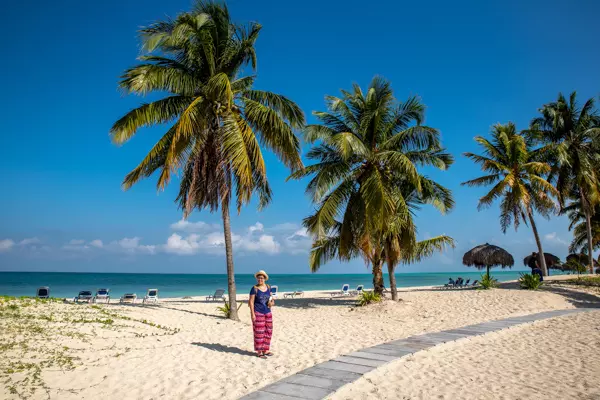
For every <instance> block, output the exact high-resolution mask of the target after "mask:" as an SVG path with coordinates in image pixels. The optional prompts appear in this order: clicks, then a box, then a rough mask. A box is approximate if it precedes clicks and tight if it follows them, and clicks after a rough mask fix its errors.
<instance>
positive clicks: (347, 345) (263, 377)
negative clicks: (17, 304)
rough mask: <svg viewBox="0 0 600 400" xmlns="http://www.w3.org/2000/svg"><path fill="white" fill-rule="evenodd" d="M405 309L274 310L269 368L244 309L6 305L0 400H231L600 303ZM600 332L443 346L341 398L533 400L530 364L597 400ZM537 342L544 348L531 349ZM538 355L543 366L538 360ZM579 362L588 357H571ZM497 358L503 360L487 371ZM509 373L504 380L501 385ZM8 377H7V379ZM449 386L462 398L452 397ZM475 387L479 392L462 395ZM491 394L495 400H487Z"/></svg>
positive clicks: (585, 323) (287, 306)
mask: <svg viewBox="0 0 600 400" xmlns="http://www.w3.org/2000/svg"><path fill="white" fill-rule="evenodd" d="M551 291H552V292H551ZM400 297H401V299H402V300H401V301H400V302H398V303H392V302H391V301H385V302H383V303H381V304H377V305H373V306H368V307H363V308H358V307H355V301H354V299H348V298H345V299H335V300H330V299H329V294H328V293H327V292H309V293H306V295H305V297H304V298H297V299H280V300H278V302H277V306H276V307H275V308H274V310H273V313H274V324H275V328H274V329H275V331H274V338H273V346H272V350H273V352H274V353H275V356H273V357H271V358H269V359H268V360H262V359H259V358H257V357H254V356H253V353H252V332H251V326H250V315H249V309H248V307H247V305H245V304H244V305H242V306H241V309H240V313H241V315H240V317H241V319H242V322H233V321H229V320H227V319H224V318H223V317H222V316H221V315H220V314H219V312H217V311H216V306H217V305H218V303H210V302H206V301H205V300H204V299H203V298H200V297H198V298H192V299H161V301H160V302H159V304H158V305H157V306H145V307H144V306H141V305H135V306H127V305H118V304H114V303H113V304H110V305H106V306H104V305H100V306H97V307H93V306H90V305H72V304H63V303H50V304H41V305H39V304H34V305H31V306H29V307H21V309H19V310H8V309H7V307H8V306H7V304H4V305H3V308H2V319H0V322H1V323H2V327H1V328H2V331H1V332H0V340H1V343H2V345H3V346H4V349H3V353H2V355H3V357H4V356H5V355H6V357H4V359H3V361H2V366H1V367H2V372H1V373H2V376H1V378H2V381H3V382H4V384H3V385H2V386H1V387H0V398H3V399H4V398H6V399H17V398H19V396H21V397H27V398H32V399H38V398H39V399H46V398H60V399H97V398H99V393H101V394H102V397H108V398H127V399H158V398H165V399H196V398H204V399H222V398H225V399H236V398H238V397H240V396H242V395H245V394H247V393H250V392H252V391H254V390H257V389H259V388H261V387H262V386H265V385H267V384H269V383H271V382H274V381H277V380H279V379H281V378H283V377H285V376H288V375H291V374H293V373H295V372H298V371H300V370H302V369H304V368H307V367H310V366H312V365H314V364H317V363H320V362H323V361H326V360H328V359H331V358H335V357H336V356H339V355H341V354H345V353H349V352H353V351H356V350H358V349H360V348H363V347H365V346H371V345H375V344H378V343H382V342H386V341H389V340H393V339H399V338H404V337H407V336H411V335H415V334H420V333H424V332H433V331H439V330H444V329H451V328H456V327H460V326H464V325H468V324H473V323H478V322H483V321H488V320H494V319H500V318H507V317H510V316H518V315H525V314H531V313H536V312H540V311H545V310H554V309H568V308H573V307H579V306H589V305H598V303H599V302H600V298H598V297H596V296H595V295H594V294H590V293H585V292H583V291H580V292H575V291H573V290H570V289H569V290H563V289H560V288H556V289H555V288H548V289H545V290H541V291H537V292H533V291H526V290H519V289H516V288H515V285H514V284H513V285H508V286H505V287H504V288H499V289H495V290H489V291H478V290H451V291H442V290H432V289H428V288H412V289H405V290H402V292H401V296H400ZM241 298H242V296H240V299H241ZM15 312H17V313H21V316H23V315H29V317H28V318H26V320H27V321H29V322H28V323H31V324H33V323H34V322H35V321H41V322H40V324H41V325H36V326H33V325H31V326H33V328H30V329H35V330H36V331H37V333H35V334H34V335H33V336H31V335H29V336H28V331H27V329H25V328H24V326H21V327H18V326H16V325H18V324H17V323H16V322H15V321H16V319H15V318H12V317H9V316H10V315H11V314H10V313H15ZM42 318H44V319H42ZM109 319H110V320H111V322H109V321H107V320H109ZM61 321H63V322H61ZM67 321H70V322H67ZM596 321H598V315H597V314H596V313H590V314H586V315H578V316H573V317H569V318H564V319H557V320H556V321H548V322H543V323H539V324H537V323H536V324H535V326H533V327H524V328H518V329H522V332H523V333H522V334H515V333H514V332H513V331H512V330H511V331H510V332H507V333H504V332H503V333H501V334H493V335H486V336H485V337H483V338H480V339H473V340H472V341H470V342H469V343H465V344H463V343H456V344H455V345H445V346H444V348H440V349H436V350H435V351H428V352H425V353H423V354H422V355H421V354H419V355H416V356H414V357H412V359H411V361H410V362H405V364H402V361H400V362H394V363H392V364H390V365H389V366H386V367H384V368H381V369H380V370H377V371H374V372H372V373H371V374H369V375H368V376H366V377H365V378H363V379H361V380H360V381H358V382H355V383H354V384H351V385H348V386H347V387H345V388H343V389H342V390H341V391H340V392H339V393H338V394H336V395H335V398H340V399H341V398H344V399H345V398H355V397H357V398H367V397H369V398H370V397H371V396H379V397H380V398H403V397H402V396H408V397H405V398H429V394H428V393H432V395H431V397H435V396H437V395H442V396H444V395H445V396H449V397H446V398H457V397H456V396H452V395H451V393H470V394H475V397H474V398H493V396H492V394H494V393H495V394H498V393H500V390H501V388H503V387H506V388H507V389H506V391H505V393H504V392H503V395H505V397H504V398H523V397H526V396H523V392H522V388H521V386H519V385H517V383H518V381H520V380H522V379H526V378H527V377H529V376H530V375H528V372H527V370H528V369H530V368H531V367H532V366H533V365H534V364H535V363H539V365H540V366H541V367H540V371H541V372H542V375H544V377H543V379H544V381H543V382H547V381H548V380H552V379H553V378H552V377H553V376H556V375H548V374H549V373H550V372H551V373H552V374H556V373H557V371H560V370H563V372H561V374H572V375H573V376H574V378H572V379H574V380H575V381H576V382H577V383H578V386H576V387H575V388H573V389H572V390H571V389H570V388H565V390H568V392H565V393H568V394H573V393H584V392H585V391H583V392H582V389H581V387H582V386H581V385H584V384H585V385H591V386H594V388H592V387H590V388H589V391H588V392H589V393H596V392H594V390H596V388H597V387H598V385H600V384H596V383H594V381H593V380H586V379H583V378H581V379H580V378H576V376H581V375H582V374H584V372H585V373H586V374H587V375H588V376H589V377H590V379H591V377H592V376H594V374H596V376H597V373H598V372H599V371H598V370H597V369H596V370H594V368H598V367H597V365H600V350H599V348H600V345H599V336H598V332H599V331H598V329H599V328H600V326H599V325H598V323H597V322H596ZM15 324H16V325H15ZM514 329H517V328H514ZM515 332H516V331H515ZM536 335H542V336H541V337H543V339H542V340H540V341H537V340H535V337H536ZM530 336H531V337H530ZM36 346H37V347H36ZM453 346H457V347H453ZM44 349H45V350H44ZM453 349H458V350H454V351H453ZM513 349H514V351H513ZM536 349H537V350H539V351H541V352H542V354H541V355H538V356H536V354H537V353H536ZM585 349H587V351H583V350H585ZM484 350H485V351H484ZM488 352H492V353H488ZM50 353H52V354H53V355H50ZM583 353H586V354H585V356H582V357H580V358H576V359H575V358H574V357H573V356H574V355H576V354H583ZM488 354H494V355H496V356H489V358H488ZM71 357H74V358H71ZM521 357H527V359H526V362H527V364H525V366H522V365H521V366H518V367H515V366H514V363H515V362H517V361H518V360H520V358H521ZM536 357H537V358H536ZM578 357H579V356H578ZM43 359H49V360H54V362H52V363H50V362H48V364H49V365H45V366H43V367H41V368H40V369H39V374H38V378H39V380H38V381H35V380H33V379H32V378H31V373H32V371H34V372H35V368H37V367H35V368H33V370H32V367H31V365H30V364H36V363H38V364H39V363H40V360H43ZM57 360H58V361H57ZM61 360H62V361H61ZM449 360H454V361H452V362H450V361H449ZM495 360H498V364H495ZM592 361H594V362H595V364H596V367H593V366H592V365H591V364H593V363H592ZM17 362H20V363H22V364H24V365H25V366H24V365H19V364H18V363H17ZM11 363H12V364H11ZM71 363H72V364H71ZM511 363H513V364H511ZM465 364H469V365H465ZM490 364H493V365H490ZM575 364H577V365H575ZM36 365H37V364H36ZM394 365H396V366H397V368H398V369H397V370H395V369H394ZM406 365H410V368H409V369H410V370H411V371H412V372H411V374H412V375H411V376H412V378H410V379H408V380H406V379H405V380H400V379H401V376H405V377H406V376H409V375H406V371H407V367H406ZM511 366H512V367H511ZM19 367H20V369H19ZM455 367H456V369H454V368H455ZM503 368H506V371H504V372H502V369H503ZM9 369H10V370H12V372H11V373H7V371H8V370H9ZM482 369H483V370H487V369H491V371H494V374H493V375H495V376H499V377H502V379H498V380H497V382H491V381H490V382H488V383H487V385H489V390H488V391H486V392H482V391H481V390H478V387H479V386H480V383H478V382H479V381H478V379H483V378H484V377H486V376H487V377H489V376H490V375H486V374H484V375H482V374H481V370H482ZM438 370H439V371H440V372H439V374H441V376H440V377H439V378H436V379H441V380H440V381H437V380H436V379H433V378H432V375H431V373H435V374H436V376H438V372H437V371H438ZM516 370H518V371H517V372H515V371H516ZM419 371H420V372H419ZM442 371H443V372H442ZM594 371H595V372H594ZM512 373H515V375H516V376H514V377H513V376H512V375H511V374H512ZM452 374H454V375H452ZM509 375H510V376H509ZM546 375H547V376H546ZM560 376H562V375H560ZM25 377H30V379H29V382H27V383H23V379H24V378H25ZM459 378H460V379H459ZM451 380H454V385H455V386H451V387H450V389H446V388H445V386H447V385H448V382H447V381H451ZM407 382H408V383H407ZM34 384H35V385H34ZM438 384H439V385H438ZM468 384H472V385H473V388H471V389H467V388H466V387H465V386H466V385H468ZM36 385H37V386H36ZM438 386H440V387H438ZM486 387H487V386H486ZM32 389H34V390H32ZM427 390H430V391H431V392H427ZM488 392H489V393H490V396H491V397H484V396H487V394H486V393H488ZM588 392H586V393H588ZM421 393H425V394H424V395H422V394H421ZM528 393H533V392H528ZM544 393H546V392H544ZM423 396H424V397H423ZM567 397H568V396H567ZM567 397H563V398H567ZM495 398H500V397H495Z"/></svg>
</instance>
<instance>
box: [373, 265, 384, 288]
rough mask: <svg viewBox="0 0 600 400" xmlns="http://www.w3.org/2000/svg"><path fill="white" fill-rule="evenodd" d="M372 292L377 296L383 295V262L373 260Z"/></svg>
mask: <svg viewBox="0 0 600 400" xmlns="http://www.w3.org/2000/svg"><path fill="white" fill-rule="evenodd" d="M372 264H373V291H374V292H375V293H377V294H378V295H380V296H381V295H383V270H382V266H383V261H382V260H373V263H372Z"/></svg>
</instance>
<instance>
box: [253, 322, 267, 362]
mask: <svg viewBox="0 0 600 400" xmlns="http://www.w3.org/2000/svg"><path fill="white" fill-rule="evenodd" d="M254 314H255V315H256V319H255V320H254V324H253V325H252V328H253V330H254V351H256V352H257V353H258V354H262V353H263V352H264V350H265V349H264V343H265V330H266V329H265V314H261V313H257V312H255V313H254Z"/></svg>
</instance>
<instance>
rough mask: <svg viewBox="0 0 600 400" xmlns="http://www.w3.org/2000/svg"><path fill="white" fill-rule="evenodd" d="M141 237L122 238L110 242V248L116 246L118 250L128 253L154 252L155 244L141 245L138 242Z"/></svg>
mask: <svg viewBox="0 0 600 400" xmlns="http://www.w3.org/2000/svg"><path fill="white" fill-rule="evenodd" d="M140 241H141V238H139V237H137V236H136V237H132V238H123V239H121V240H119V241H117V242H113V243H112V248H116V249H117V250H119V251H123V252H125V253H128V254H137V253H141V254H154V253H155V252H156V246H154V245H142V244H140Z"/></svg>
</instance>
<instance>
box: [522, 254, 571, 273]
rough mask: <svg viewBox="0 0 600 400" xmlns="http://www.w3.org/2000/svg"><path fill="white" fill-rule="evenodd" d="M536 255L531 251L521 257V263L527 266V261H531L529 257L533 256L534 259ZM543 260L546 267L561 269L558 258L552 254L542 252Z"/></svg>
mask: <svg viewBox="0 0 600 400" xmlns="http://www.w3.org/2000/svg"><path fill="white" fill-rule="evenodd" d="M537 255H538V253H536V252H533V253H531V255H529V256H527V257H525V258H524V259H523V265H524V266H526V267H528V266H529V262H530V261H531V258H532V257H535V259H537ZM544 260H546V266H547V267H548V269H558V270H561V271H562V270H563V268H562V263H561V262H560V258H558V257H556V256H555V255H554V254H550V253H544Z"/></svg>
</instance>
